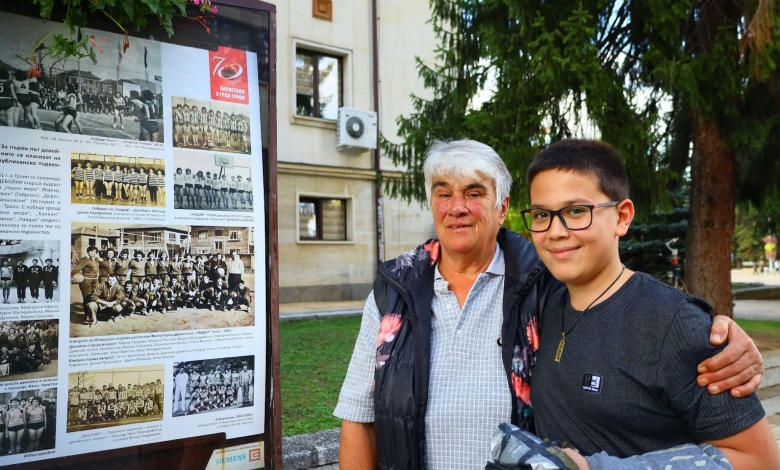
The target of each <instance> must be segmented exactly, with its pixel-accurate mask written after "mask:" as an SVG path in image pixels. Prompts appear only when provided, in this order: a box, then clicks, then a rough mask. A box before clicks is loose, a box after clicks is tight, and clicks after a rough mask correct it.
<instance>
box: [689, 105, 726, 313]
mask: <svg viewBox="0 0 780 470" xmlns="http://www.w3.org/2000/svg"><path fill="white" fill-rule="evenodd" d="M735 178H736V175H735V157H734V154H733V152H732V150H730V149H729V148H727V147H726V146H725V145H724V144H723V141H722V140H721V135H720V129H719V128H718V123H717V121H716V120H715V119H713V118H711V117H708V116H705V115H704V114H703V113H702V112H701V111H694V115H693V157H692V159H691V219H690V222H689V224H688V237H687V241H686V254H685V284H686V287H687V288H688V291H689V292H690V293H692V294H694V295H697V296H699V297H702V298H704V299H705V300H707V302H709V303H710V304H712V305H713V306H714V307H715V313H716V314H718V315H728V316H729V317H732V316H733V309H732V305H731V257H730V254H731V239H732V237H733V235H734V201H735V187H736V184H735V181H736V180H735Z"/></svg>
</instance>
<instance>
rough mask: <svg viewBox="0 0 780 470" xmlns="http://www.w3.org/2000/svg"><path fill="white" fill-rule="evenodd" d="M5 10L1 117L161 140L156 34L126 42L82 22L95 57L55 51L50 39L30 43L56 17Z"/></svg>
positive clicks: (13, 122)
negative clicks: (41, 18)
mask: <svg viewBox="0 0 780 470" xmlns="http://www.w3.org/2000/svg"><path fill="white" fill-rule="evenodd" d="M4 15H6V21H5V22H4V25H3V29H2V30H1V31H0V90H2V91H0V125H5V126H10V127H19V128H25V129H39V130H44V131H54V132H64V133H73V134H86V135H92V136H100V137H110V138H114V139H131V140H142V141H152V142H163V140H164V138H163V122H162V117H163V113H162V65H161V53H160V43H159V42H154V41H148V40H144V39H140V38H133V40H132V46H131V47H129V48H127V49H125V48H124V46H123V42H124V37H123V36H122V35H119V34H114V33H109V32H103V31H96V30H91V29H89V28H82V29H80V30H79V31H78V34H79V35H82V37H83V36H86V37H88V38H89V42H90V45H91V46H92V47H93V48H94V49H95V51H96V53H97V63H93V62H92V60H91V59H90V58H88V57H87V58H81V59H79V58H77V57H68V58H63V57H55V56H54V54H53V53H52V51H51V49H50V43H49V42H44V43H43V44H42V45H41V46H40V47H37V48H36V45H37V44H38V41H39V40H40V38H43V37H46V36H47V34H48V33H49V32H50V31H51V30H52V29H54V28H55V27H56V26H57V24H56V23H52V22H48V21H35V20H33V19H31V18H27V17H23V16H17V15H11V14H8V13H4ZM10 17H13V18H14V19H10ZM33 48H35V51H33Z"/></svg>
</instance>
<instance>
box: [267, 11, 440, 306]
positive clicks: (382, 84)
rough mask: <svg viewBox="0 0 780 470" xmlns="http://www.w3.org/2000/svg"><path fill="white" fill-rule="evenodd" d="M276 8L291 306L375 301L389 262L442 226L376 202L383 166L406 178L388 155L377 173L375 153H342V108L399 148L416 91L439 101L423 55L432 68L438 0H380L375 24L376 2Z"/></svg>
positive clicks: (422, 214)
mask: <svg viewBox="0 0 780 470" xmlns="http://www.w3.org/2000/svg"><path fill="white" fill-rule="evenodd" d="M272 3H275V4H276V6H277V38H278V40H277V69H276V70H277V103H278V106H277V126H278V127H277V132H278V152H277V159H278V184H277V188H278V209H279V212H278V220H279V234H278V235H279V288H280V301H281V302H282V303H286V302H303V301H328V300H357V299H365V297H366V295H367V294H368V292H369V291H370V289H371V285H372V283H373V280H374V278H375V276H376V272H377V271H376V268H377V265H378V262H379V260H380V259H381V260H384V259H389V258H393V257H395V256H397V255H398V254H400V253H402V252H404V251H407V250H409V249H411V248H413V247H414V246H416V245H418V244H420V243H421V242H422V241H424V240H425V239H427V238H429V237H431V236H433V235H434V231H433V224H432V221H431V217H430V212H429V211H428V209H427V208H423V207H421V206H420V205H419V204H416V203H413V204H411V205H408V204H406V203H404V202H402V201H399V200H393V199H390V198H388V197H380V198H378V197H377V193H376V189H375V188H376V177H377V173H378V171H377V170H379V171H381V172H382V173H383V174H385V175H388V174H392V173H393V172H397V171H400V169H399V168H394V167H393V165H392V162H391V161H390V160H389V159H386V158H381V159H380V161H379V168H377V165H376V162H375V158H374V153H373V152H372V151H365V152H360V153H349V152H346V151H339V150H338V149H337V134H338V130H337V128H338V125H339V120H338V110H339V108H341V107H346V108H352V109H356V110H359V111H367V112H376V113H377V117H378V131H379V132H381V134H382V135H383V136H384V137H385V138H386V139H388V140H390V141H393V142H398V141H399V139H398V138H397V125H396V123H395V120H396V118H397V117H398V116H400V115H408V114H409V113H411V112H412V111H413V107H412V102H411V99H410V95H411V94H415V95H417V96H423V97H425V96H427V94H428V92H427V91H426V90H425V89H424V87H423V83H422V80H421V79H420V78H419V77H418V74H417V70H416V67H415V57H419V58H420V59H421V60H423V62H426V63H429V64H430V63H432V61H433V57H434V50H435V48H436V46H437V41H436V38H435V36H434V34H433V32H432V30H431V27H430V25H428V24H426V22H427V21H428V19H429V18H430V16H431V13H430V10H429V8H428V2H425V1H419V0H397V1H394V2H380V1H378V0H377V1H376V7H377V11H376V21H375V20H374V15H373V13H372V1H371V0H347V1H339V2H331V0H279V1H272ZM375 25H376V31H377V41H376V43H374V41H373V31H374V28H375ZM375 44H376V45H375ZM375 56H376V58H377V59H378V73H377V74H374V72H373V63H374V57H375ZM375 91H376V92H378V100H376V99H375V96H374V93H375ZM375 101H378V109H376V108H377V106H376V105H375V104H374V103H375ZM361 130H362V129H361ZM350 132H351V131H350ZM350 135H351V134H350ZM378 211H379V213H380V214H381V216H380V217H381V219H380V220H381V222H378V218H377V212H378ZM380 232H381V236H380V237H378V236H377V234H378V233H380Z"/></svg>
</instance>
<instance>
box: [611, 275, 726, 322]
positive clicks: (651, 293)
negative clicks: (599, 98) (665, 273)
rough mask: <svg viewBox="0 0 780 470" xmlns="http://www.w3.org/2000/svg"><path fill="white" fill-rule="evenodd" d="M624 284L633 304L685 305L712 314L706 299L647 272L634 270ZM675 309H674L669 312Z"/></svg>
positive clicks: (653, 305)
mask: <svg viewBox="0 0 780 470" xmlns="http://www.w3.org/2000/svg"><path fill="white" fill-rule="evenodd" d="M626 284H627V286H626V287H628V289H627V290H628V292H626V295H627V296H630V297H631V301H632V302H633V303H635V305H640V306H642V305H645V306H647V307H648V308H650V307H657V306H658V305H659V304H663V305H667V306H669V307H671V306H678V307H680V308H682V307H683V306H687V307H688V308H692V309H694V310H696V309H698V310H701V311H702V313H706V314H707V315H709V316H712V314H713V310H714V309H713V308H712V305H710V304H709V303H708V302H707V301H706V300H704V299H702V298H700V297H696V296H695V295H691V294H687V293H685V292H682V291H680V290H678V289H675V288H674V287H672V286H670V285H668V284H665V283H663V282H661V281H659V280H658V279H656V278H654V277H653V276H651V275H649V274H647V273H644V272H641V271H636V272H635V273H634V275H633V276H632V277H631V279H630V280H629V282H628V283H626ZM677 310H678V309H674V310H672V311H670V313H674V312H676V311H677Z"/></svg>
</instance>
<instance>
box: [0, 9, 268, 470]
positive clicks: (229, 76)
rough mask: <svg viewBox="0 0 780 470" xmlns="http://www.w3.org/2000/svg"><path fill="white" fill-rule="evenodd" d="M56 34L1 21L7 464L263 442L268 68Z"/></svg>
mask: <svg viewBox="0 0 780 470" xmlns="http://www.w3.org/2000/svg"><path fill="white" fill-rule="evenodd" d="M54 27H56V24H54V23H51V22H46V21H42V20H38V19H33V18H28V17H22V16H16V15H12V14H5V13H4V14H3V15H2V17H0V162H1V163H2V165H0V213H1V214H2V218H0V286H2V291H3V300H2V303H0V411H2V416H3V417H4V419H5V420H6V421H7V424H8V427H9V432H8V433H7V434H5V435H2V434H0V466H4V465H11V464H16V463H23V462H33V461H36V460H41V459H48V458H54V457H62V456H69V455H76V454H84V453H91V452H99V451H104V450H110V449H117V448H121V447H127V446H135V445H139V444H144V443H151V442H161V441H166V440H173V439H181V438H186V437H193V436H200V435H208V434H213V433H221V432H224V433H226V434H227V438H229V439H230V438H237V437H244V436H249V435H257V434H261V433H263V432H264V431H265V430H264V422H265V416H264V411H265V400H266V397H265V396H264V391H265V383H264V377H265V376H266V370H265V357H266V351H265V345H266V331H265V324H266V314H267V312H266V311H265V305H266V297H265V296H266V292H265V285H266V279H265V268H266V267H265V262H266V259H267V255H266V253H265V238H266V237H265V233H264V227H265V221H264V207H265V201H264V199H263V194H264V190H263V187H262V184H263V166H262V157H261V139H260V128H261V126H260V98H259V95H258V93H259V91H258V83H257V76H258V73H257V57H256V55H255V54H254V53H252V52H246V51H242V50H237V49H229V48H224V47H220V48H219V49H218V50H216V51H208V50H200V49H195V48H189V47H183V46H177V45H170V44H163V43H159V42H155V41H150V40H144V39H138V38H130V48H129V49H127V50H124V49H123V48H122V41H123V38H122V36H120V35H117V34H113V33H108V32H103V31H97V30H90V29H83V30H82V31H81V34H83V35H88V36H89V37H90V40H91V41H93V42H94V44H95V47H96V49H98V63H97V64H93V63H92V61H91V60H89V59H81V60H77V59H75V58H69V59H59V58H55V57H53V56H52V55H51V53H50V52H49V50H48V49H47V48H46V47H45V46H46V45H45V44H44V47H42V48H38V49H36V50H35V51H34V52H33V49H34V48H35V45H36V44H37V41H38V40H39V39H40V38H42V37H44V36H45V35H46V34H47V33H48V32H49V31H51V30H52V29H53V28H54ZM33 57H35V59H36V60H37V61H38V62H39V63H40V64H41V69H40V70H41V72H42V74H32V75H39V76H31V74H30V73H29V71H30V69H31V64H32V62H33V60H32V58H33ZM256 228H257V229H256ZM258 230H259V232H258ZM247 449H249V448H247ZM236 455H238V454H236ZM241 455H243V454H241ZM248 455H249V454H247V460H248V459H249V457H248ZM252 455H253V459H254V457H256V455H254V454H252ZM231 457H232V458H233V459H234V460H236V461H238V460H240V459H242V457H235V456H232V454H231V455H230V456H228V457H226V459H223V460H224V461H225V462H227V461H232V460H230V459H231Z"/></svg>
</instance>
